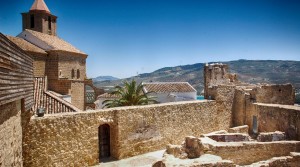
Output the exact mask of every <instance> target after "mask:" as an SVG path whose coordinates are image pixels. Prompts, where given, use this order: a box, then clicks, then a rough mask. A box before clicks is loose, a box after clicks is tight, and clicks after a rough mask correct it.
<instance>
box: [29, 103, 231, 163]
mask: <svg viewBox="0 0 300 167" xmlns="http://www.w3.org/2000/svg"><path fill="white" fill-rule="evenodd" d="M224 112H227V111H223V112H220V110H219V106H218V104H217V103H216V102H215V101H193V102H176V103H165V104H156V105H148V106H136V107H120V108H113V109H105V110H98V111H89V112H77V113H65V114H57V115H46V116H45V117H42V118H37V117H32V118H31V121H30V123H29V125H28V126H27V127H26V128H27V129H28V130H29V132H28V133H27V134H25V137H24V142H25V147H24V166H31V167H34V166H55V165H56V166H66V165H67V166H88V165H95V164H97V163H98V162H99V158H98V156H99V148H98V142H99V141H98V128H99V126H100V125H103V124H108V125H109V126H110V135H111V137H110V139H111V140H110V145H111V147H110V148H111V149H110V152H111V155H112V157H115V158H117V159H121V158H126V157H130V156H134V155H138V154H142V153H145V152H149V151H155V150H158V149H163V148H165V146H166V145H167V144H169V143H171V144H180V143H181V139H182V138H184V137H185V136H187V135H194V136H200V135H201V134H204V133H208V132H211V131H216V130H221V129H228V128H229V127H230V124H229V122H228V121H224V119H230V118H223V117H226V116H227V114H224Z"/></svg>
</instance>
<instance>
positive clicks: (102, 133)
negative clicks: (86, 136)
mask: <svg viewBox="0 0 300 167" xmlns="http://www.w3.org/2000/svg"><path fill="white" fill-rule="evenodd" d="M98 138H99V159H102V158H108V157H110V127H109V125H108V124H104V125H101V126H99V128H98Z"/></svg>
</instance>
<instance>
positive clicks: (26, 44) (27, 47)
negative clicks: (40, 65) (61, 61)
mask: <svg viewBox="0 0 300 167" xmlns="http://www.w3.org/2000/svg"><path fill="white" fill-rule="evenodd" d="M6 37H7V38H8V39H9V40H11V41H12V42H13V43H15V44H16V45H18V46H19V47H20V48H21V49H23V50H25V51H29V52H36V53H42V54H47V53H46V52H45V51H44V50H43V49H41V48H39V47H37V46H35V45H33V44H31V43H29V42H27V41H25V40H24V39H22V38H19V37H12V36H6Z"/></svg>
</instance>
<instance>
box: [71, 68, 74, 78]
mask: <svg viewBox="0 0 300 167" xmlns="http://www.w3.org/2000/svg"><path fill="white" fill-rule="evenodd" d="M71 75H72V79H73V78H75V70H74V69H72V74H71Z"/></svg>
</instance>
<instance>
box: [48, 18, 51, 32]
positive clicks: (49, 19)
mask: <svg viewBox="0 0 300 167" xmlns="http://www.w3.org/2000/svg"><path fill="white" fill-rule="evenodd" d="M48 29H49V30H51V16H48Z"/></svg>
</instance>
